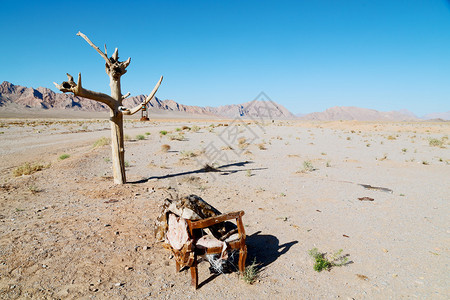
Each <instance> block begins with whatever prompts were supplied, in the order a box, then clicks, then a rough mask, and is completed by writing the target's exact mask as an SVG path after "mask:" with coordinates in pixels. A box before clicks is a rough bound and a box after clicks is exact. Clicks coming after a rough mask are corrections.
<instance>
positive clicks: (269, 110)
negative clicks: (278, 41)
mask: <svg viewBox="0 0 450 300" xmlns="http://www.w3.org/2000/svg"><path fill="white" fill-rule="evenodd" d="M145 98H146V96H145V95H139V96H134V97H129V98H127V99H125V100H124V101H123V105H124V106H126V107H134V106H136V105H138V104H140V103H142V101H143V100H145ZM12 105H14V106H16V107H17V106H19V107H20V106H21V107H28V108H40V109H45V110H47V109H68V110H81V111H106V110H107V109H108V108H107V107H106V106H105V105H103V104H101V103H99V102H97V101H92V100H89V99H85V98H81V97H75V96H74V95H72V94H69V93H68V94H63V93H55V92H53V91H52V90H50V89H48V88H44V87H39V88H37V89H34V88H28V87H23V86H20V85H14V84H12V83H10V82H7V81H4V82H3V83H2V84H1V85H0V107H8V106H12ZM149 106H150V109H153V110H155V109H156V110H164V111H174V112H184V113H188V114H196V115H210V116H218V117H226V118H235V117H238V116H240V117H243V118H245V117H267V118H272V119H294V118H295V116H294V115H293V114H292V113H291V112H289V111H288V110H287V109H286V108H285V107H283V106H282V105H279V104H276V103H274V102H268V101H252V102H247V103H243V104H234V105H225V106H219V107H200V106H190V105H183V104H179V103H177V102H175V101H173V100H163V101H161V100H159V99H158V98H157V97H154V98H153V99H151V100H150V102H149Z"/></svg>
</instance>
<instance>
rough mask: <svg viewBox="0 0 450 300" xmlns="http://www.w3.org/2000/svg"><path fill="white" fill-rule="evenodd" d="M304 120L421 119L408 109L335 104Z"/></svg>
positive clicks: (307, 116) (304, 117) (308, 115)
mask: <svg viewBox="0 0 450 300" xmlns="http://www.w3.org/2000/svg"><path fill="white" fill-rule="evenodd" d="M300 119H302V120H316V121H338V120H357V121H419V120H420V119H419V118H418V117H416V116H415V115H414V114H413V113H412V112H410V111H408V110H406V109H405V110H401V111H388V112H382V111H377V110H375V109H368V108H360V107H354V106H335V107H331V108H329V109H327V110H325V111H323V112H314V113H310V114H307V115H304V116H302V117H300Z"/></svg>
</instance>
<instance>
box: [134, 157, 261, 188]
mask: <svg viewBox="0 0 450 300" xmlns="http://www.w3.org/2000/svg"><path fill="white" fill-rule="evenodd" d="M251 163H253V162H252V161H242V162H236V163H232V164H226V165H222V166H218V167H216V168H215V169H216V170H205V167H203V168H201V169H197V170H193V171H186V172H180V173H174V174H167V175H164V176H152V177H148V178H144V179H141V180H136V181H128V182H127V183H131V184H136V183H145V182H148V181H149V180H152V179H167V178H172V177H177V176H183V175H191V174H199V173H210V172H214V173H220V175H229V174H234V173H237V172H243V171H247V170H251V171H260V170H265V169H267V168H253V169H236V170H223V169H224V168H229V167H245V166H246V165H247V164H251Z"/></svg>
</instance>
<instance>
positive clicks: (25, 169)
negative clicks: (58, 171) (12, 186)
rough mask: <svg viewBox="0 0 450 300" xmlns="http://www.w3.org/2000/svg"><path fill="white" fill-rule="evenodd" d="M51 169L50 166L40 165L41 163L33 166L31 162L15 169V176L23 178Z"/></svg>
mask: <svg viewBox="0 0 450 300" xmlns="http://www.w3.org/2000/svg"><path fill="white" fill-rule="evenodd" d="M49 167H50V164H48V165H43V164H40V163H33V164H31V163H29V162H26V163H24V164H23V165H21V166H18V167H17V168H15V169H14V170H13V175H14V176H15V177H19V176H22V175H31V174H33V173H36V172H38V171H41V170H43V169H46V168H49Z"/></svg>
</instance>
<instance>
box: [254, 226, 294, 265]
mask: <svg viewBox="0 0 450 300" xmlns="http://www.w3.org/2000/svg"><path fill="white" fill-rule="evenodd" d="M260 233H261V231H257V232H255V233H253V234H252V235H249V236H247V239H246V244H247V253H248V254H247V263H246V265H250V264H251V263H252V261H253V260H255V261H256V263H257V264H258V265H257V268H258V270H259V271H262V270H264V269H265V268H266V267H267V266H269V265H270V264H271V263H273V262H274V261H276V260H277V259H278V257H280V256H281V255H283V254H285V253H286V252H288V251H289V249H290V248H291V247H292V246H294V245H295V244H297V243H298V241H292V242H289V243H284V244H282V245H280V244H279V243H280V241H279V240H278V238H276V237H275V236H273V235H270V234H260Z"/></svg>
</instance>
